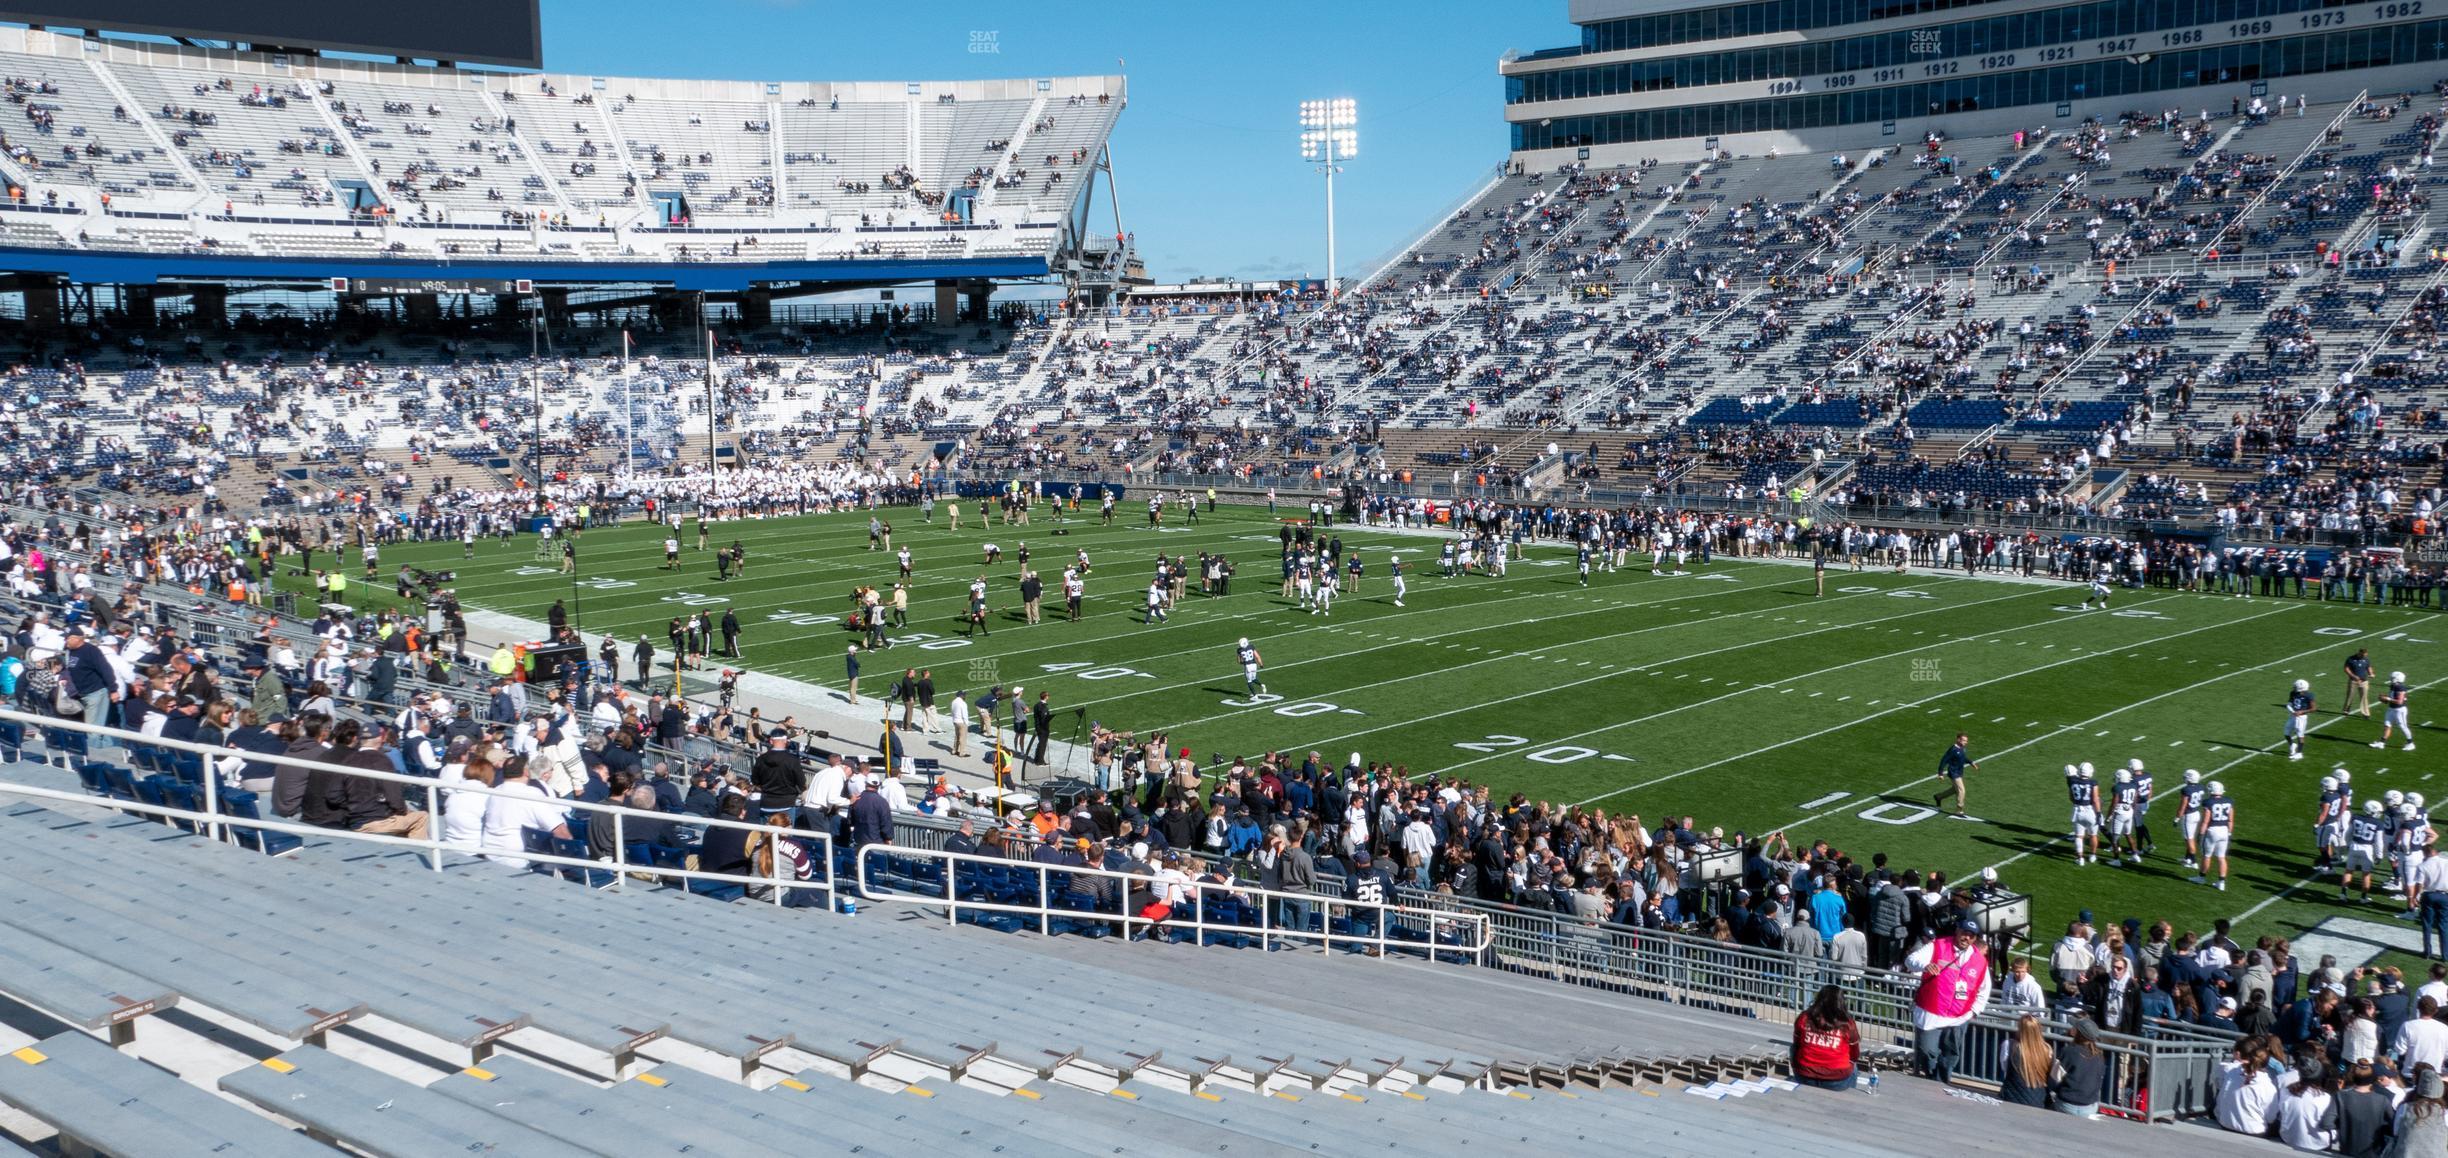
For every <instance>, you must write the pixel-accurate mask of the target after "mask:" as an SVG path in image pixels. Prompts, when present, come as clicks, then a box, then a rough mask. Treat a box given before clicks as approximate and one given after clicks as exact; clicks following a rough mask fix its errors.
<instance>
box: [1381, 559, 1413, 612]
mask: <svg viewBox="0 0 2448 1158" xmlns="http://www.w3.org/2000/svg"><path fill="white" fill-rule="evenodd" d="M1386 578H1388V579H1391V580H1393V581H1394V606H1396V607H1400V606H1402V605H1403V596H1404V595H1406V594H1409V591H1408V589H1407V588H1406V586H1405V584H1404V583H1403V566H1402V560H1400V559H1397V558H1394V557H1392V556H1388V557H1387V558H1386Z"/></svg>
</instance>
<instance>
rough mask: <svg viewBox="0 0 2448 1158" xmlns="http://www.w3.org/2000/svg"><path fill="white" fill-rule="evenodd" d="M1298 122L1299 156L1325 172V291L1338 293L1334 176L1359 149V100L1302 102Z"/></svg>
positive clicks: (1340, 289)
mask: <svg viewBox="0 0 2448 1158" xmlns="http://www.w3.org/2000/svg"><path fill="white" fill-rule="evenodd" d="M1300 124H1301V135H1300V146H1301V159H1302V160H1304V161H1308V162H1311V163H1312V164H1315V165H1316V166H1317V168H1318V172H1320V173H1323V174H1325V175H1326V292H1327V293H1328V294H1329V295H1333V296H1340V295H1341V294H1342V292H1343V286H1342V283H1341V282H1340V281H1339V280H1337V279H1336V277H1335V213H1334V179H1335V174H1337V173H1340V172H1342V171H1343V162H1345V161H1348V160H1351V159H1352V158H1353V157H1354V156H1356V155H1358V154H1359V152H1360V105H1359V102H1357V101H1354V100H1352V99H1351V98H1350V97H1337V98H1335V99H1333V100H1323V101H1302V102H1301V105H1300Z"/></svg>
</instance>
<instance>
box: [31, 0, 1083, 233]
mask: <svg viewBox="0 0 2448 1158" xmlns="http://www.w3.org/2000/svg"><path fill="white" fill-rule="evenodd" d="M6 39H8V41H9V44H8V46H7V47H6V48H5V49H0V81H5V82H6V83H5V92H4V93H0V95H5V96H6V97H7V99H8V100H9V101H10V102H11V103H13V104H15V105H17V106H18V107H19V109H20V117H21V118H22V123H17V121H18V119H17V118H11V123H9V124H7V125H5V126H0V130H5V132H6V140H7V143H8V145H9V146H10V153H11V154H12V155H11V156H10V157H8V158H7V159H5V160H0V171H4V172H5V173H6V174H7V175H9V176H10V179H11V180H10V183H11V184H12V185H15V186H18V187H21V188H22V189H23V190H24V194H23V196H24V199H25V202H26V204H27V205H28V206H29V207H39V208H41V209H45V210H55V211H57V212H59V213H60V214H62V215H63V220H62V221H60V222H55V223H52V224H54V225H56V226H57V228H56V229H54V230H53V231H52V233H50V234H46V233H43V232H40V231H39V230H35V229H32V228H28V229H26V230H22V231H18V232H17V233H15V234H14V235H13V236H11V237H9V238H8V240H10V241H12V242H16V243H20V244H25V243H31V244H35V245H40V246H47V247H52V248H59V247H68V248H80V247H87V248H95V249H102V250H111V251H120V252H162V253H183V252H188V251H192V250H197V249H207V248H209V249H221V250H225V251H229V252H241V253H243V252H254V251H256V250H259V249H260V250H262V251H264V252H270V253H277V254H281V255H284V256H287V255H308V256H312V255H317V254H327V255H333V256H352V257H378V256H386V255H387V256H395V257H401V258H432V257H435V256H437V255H441V256H450V255H454V254H465V253H473V252H478V250H477V248H476V245H475V244H472V243H471V242H472V241H474V242H481V243H483V244H484V248H483V250H482V252H486V253H498V254H502V255H511V254H523V255H527V256H536V257H554V258H562V259H570V260H603V259H610V258H619V257H646V258H648V259H668V260H687V261H705V260H759V261H781V260H800V259H808V258H811V257H841V258H857V257H868V258H908V259H920V258H959V257H973V256H989V255H1000V256H1044V255H1046V254H1047V253H1048V252H1049V250H1050V249H1051V248H1052V246H1053V245H1054V244H1055V243H1056V242H1057V241H1059V240H1060V239H1061V235H1062V232H1063V230H1062V228H1061V226H1060V223H1061V222H1062V221H1063V219H1064V217H1065V215H1066V214H1067V212H1068V210H1069V208H1070V207H1071V206H1072V205H1074V204H1076V203H1077V202H1078V201H1079V199H1080V198H1082V197H1083V196H1085V195H1086V193H1087V187H1088V184H1089V180H1088V178H1089V176H1090V171H1091V167H1092V166H1093V165H1094V163H1096V162H1097V161H1098V160H1100V159H1101V157H1102V153H1103V146H1104V141H1105V138H1106V137H1107V136H1108V135H1110V134H1111V132H1112V131H1113V126H1114V122H1115V118H1116V116H1118V114H1119V113H1120V112H1121V110H1122V108H1123V105H1124V101H1123V99H1122V81H1121V78H1119V77H1079V78H1063V79H1053V80H1042V81H1035V80H1033V81H971V82H961V83H957V84H948V85H928V86H922V87H923V89H924V91H922V92H912V91H909V88H908V86H904V85H899V84H888V83H881V82H862V83H855V84H808V83H792V84H781V85H776V86H772V87H771V88H770V89H769V88H768V87H767V86H765V85H762V84H756V83H750V82H713V81H662V80H613V79H599V78H593V77H554V76H522V75H516V74H509V73H493V72H462V71H459V70H456V69H447V68H433V69H418V68H410V67H403V66H400V65H396V64H381V65H378V64H375V63H372V62H367V61H356V60H347V59H343V58H339V57H316V56H299V57H296V58H292V57H290V56H286V55H274V54H268V53H248V52H235V53H233V52H228V51H206V50H203V49H197V48H191V47H186V46H179V45H154V44H142V43H137V42H132V41H119V40H112V41H106V42H94V43H92V44H88V42H86V41H84V40H81V39H78V38H73V37H63V36H58V35H54V34H52V33H50V32H47V31H44V30H41V29H25V30H12V31H10V32H8V33H7V34H6ZM989 145H993V146H995V148H992V149H989V148H988V147H987V146H989ZM981 170H983V171H984V172H983V173H981V172H980V171H981ZM973 174H977V176H976V178H975V180H976V184H977V185H978V186H979V188H978V192H977V196H976V198H975V200H974V202H972V203H971V204H970V205H968V206H967V207H966V209H965V210H964V214H965V216H964V217H963V218H962V219H961V220H960V221H958V222H957V223H955V224H956V225H957V226H958V228H959V229H960V231H961V233H962V236H959V237H949V238H947V237H916V238H906V237H891V236H887V237H883V238H876V237H860V236H857V235H856V234H855V233H854V229H855V228H856V227H860V226H867V227H871V228H875V229H884V228H886V227H887V226H889V227H891V228H894V229H904V228H918V227H926V228H931V229H941V228H944V227H945V222H944V221H943V220H942V217H943V215H944V214H945V213H947V212H949V211H950V209H951V208H952V206H951V204H950V201H949V194H951V193H952V192H954V191H956V190H959V189H960V188H962V187H963V186H964V185H967V184H970V183H971V182H972V180H973ZM663 195H678V196H681V197H684V198H685V200H686V212H685V214H683V213H682V212H680V211H679V207H678V206H677V205H675V204H666V203H665V202H664V201H663V200H661V199H660V198H661V197H662V196H663ZM106 196H107V197H110V198H113V199H115V200H113V201H112V202H111V204H110V205H109V207H108V216H106V215H105V214H104V208H105V207H104V204H103V198H104V197H106ZM131 213H135V214H141V215H142V217H143V218H144V222H145V223H144V225H143V226H142V228H143V229H145V230H149V231H155V232H158V233H160V234H162V235H164V236H161V237H155V236H152V235H150V234H148V233H140V232H138V231H137V230H136V229H135V228H107V227H106V226H108V225H110V224H114V223H113V222H111V221H110V217H114V216H115V217H122V218H124V217H126V216H127V215H129V214H131ZM377 223H379V224H382V225H388V226H395V228H389V229H385V230H384V231H383V232H382V233H381V234H380V235H379V236H376V235H375V233H374V231H373V230H372V229H370V228H368V226H369V225H372V224H377ZM445 223H447V224H448V225H450V226H453V227H456V228H458V229H462V230H479V229H515V230H520V231H524V230H527V229H529V228H540V229H541V230H543V231H544V232H545V233H546V234H547V235H548V236H547V237H546V238H544V239H542V240H532V241H529V242H528V243H527V246H531V247H532V248H528V247H521V246H515V245H514V244H513V243H512V242H511V240H510V239H509V238H489V237H487V238H475V239H470V238H466V237H459V238H438V237H434V236H428V235H423V234H420V233H418V232H416V229H417V228H425V227H434V226H437V225H441V224H445ZM1023 225H1028V226H1030V228H1023ZM396 226H405V227H409V228H396ZM1049 227H1050V228H1049ZM703 230H720V231H722V232H717V233H711V234H708V233H703V232H701V231H703ZM54 234H56V236H54ZM972 235H973V236H972ZM319 238H320V239H327V240H325V241H318V239H319ZM496 240H499V241H501V242H502V244H501V246H500V247H499V248H495V247H494V246H493V245H492V244H491V243H492V242H493V241H496ZM878 242H881V243H882V244H878ZM450 244H456V245H457V248H449V247H448V246H449V245H450ZM734 246H737V249H736V250H735V248H734ZM683 247H686V248H685V251H684V250H683ZM743 251H744V252H743Z"/></svg>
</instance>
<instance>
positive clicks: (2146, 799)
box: [2126, 757, 2159, 859]
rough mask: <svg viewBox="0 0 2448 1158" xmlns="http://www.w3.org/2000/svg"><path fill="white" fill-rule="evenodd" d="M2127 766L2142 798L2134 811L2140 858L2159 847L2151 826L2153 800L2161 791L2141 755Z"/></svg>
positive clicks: (2135, 790) (2138, 794)
mask: <svg viewBox="0 0 2448 1158" xmlns="http://www.w3.org/2000/svg"><path fill="white" fill-rule="evenodd" d="M2126 768H2127V769H2128V770H2130V771H2132V772H2133V782H2134V794H2135V795H2136V796H2138V797H2140V798H2141V799H2140V804H2139V807H2138V808H2137V809H2136V810H2135V812H2134V836H2135V837H2136V838H2137V839H2139V840H2140V841H2141V844H2140V846H2139V848H2138V851H2137V857H2136V859H2139V858H2140V857H2141V856H2147V855H2149V854H2150V853H2152V852H2155V851H2157V850H2158V848H2159V841H2158V840H2157V839H2156V838H2154V837H2153V836H2152V835H2151V828H2150V806H2151V800H2152V799H2153V798H2154V797H2156V796H2158V795H2159V793H2158V791H2157V785H2155V784H2154V783H2153V782H2152V779H2151V774H2150V771H2149V770H2148V769H2145V768H2144V767H2142V760H2141V758H2140V757H2136V758H2134V759H2133V760H2131V761H2128V762H2127V763H2126Z"/></svg>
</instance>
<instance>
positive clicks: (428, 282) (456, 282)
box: [331, 277, 535, 295]
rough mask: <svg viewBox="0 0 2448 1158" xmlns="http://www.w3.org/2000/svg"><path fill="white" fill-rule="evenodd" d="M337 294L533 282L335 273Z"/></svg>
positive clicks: (514, 290) (497, 290)
mask: <svg viewBox="0 0 2448 1158" xmlns="http://www.w3.org/2000/svg"><path fill="white" fill-rule="evenodd" d="M331 288H332V292H333V293H336V294H522V295H524V294H531V293H534V292H535V282H534V281H532V280H529V279H527V278H523V277H520V278H508V277H498V278H445V277H431V278H424V277H335V278H333V279H331Z"/></svg>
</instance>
